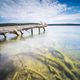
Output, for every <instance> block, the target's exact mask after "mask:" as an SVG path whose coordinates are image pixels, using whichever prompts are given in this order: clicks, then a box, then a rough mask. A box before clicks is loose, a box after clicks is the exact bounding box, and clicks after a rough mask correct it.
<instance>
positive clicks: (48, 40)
mask: <svg viewBox="0 0 80 80" xmlns="http://www.w3.org/2000/svg"><path fill="white" fill-rule="evenodd" d="M42 31H43V30H41V34H40V35H38V30H37V29H34V36H33V37H31V36H30V32H29V31H28V32H25V31H23V32H24V33H25V34H24V35H23V38H19V37H18V38H17V39H13V40H10V39H9V38H10V37H13V36H15V35H13V34H6V35H7V40H6V41H4V42H0V59H1V60H2V61H5V60H6V59H7V57H10V56H13V55H15V54H19V53H26V52H28V51H30V48H41V47H49V46H52V47H53V48H54V49H56V50H59V51H60V52H62V53H64V54H66V55H68V56H70V57H72V58H74V59H78V60H79V59H80V26H48V27H47V28H46V32H45V33H43V32H42ZM0 38H3V36H0Z"/></svg>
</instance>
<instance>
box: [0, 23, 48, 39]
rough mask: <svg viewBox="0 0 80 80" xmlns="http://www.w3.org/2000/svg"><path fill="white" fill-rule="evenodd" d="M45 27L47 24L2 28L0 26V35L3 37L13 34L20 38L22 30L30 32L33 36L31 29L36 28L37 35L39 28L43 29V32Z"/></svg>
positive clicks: (6, 26) (5, 26)
mask: <svg viewBox="0 0 80 80" xmlns="http://www.w3.org/2000/svg"><path fill="white" fill-rule="evenodd" d="M45 27H47V24H29V25H26V24H18V25H17V24H15V25H4V26H0V35H4V37H6V36H5V34H6V33H14V34H16V35H17V36H20V33H21V35H22V30H29V29H30V30H31V34H32V35H33V29H34V28H38V29H39V33H40V28H43V30H44V31H45Z"/></svg>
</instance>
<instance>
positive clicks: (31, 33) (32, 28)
mask: <svg viewBox="0 0 80 80" xmlns="http://www.w3.org/2000/svg"><path fill="white" fill-rule="evenodd" d="M31 35H32V36H33V28H31Z"/></svg>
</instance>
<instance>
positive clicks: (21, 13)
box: [0, 0, 80, 23]
mask: <svg viewBox="0 0 80 80" xmlns="http://www.w3.org/2000/svg"><path fill="white" fill-rule="evenodd" d="M68 9H70V8H68V7H67V5H66V4H61V3H60V2H59V1H57V0H0V16H1V17H2V18H4V19H8V22H39V21H43V22H48V23H52V22H55V21H59V20H63V19H65V20H67V19H68V18H69V19H70V18H71V17H73V16H75V18H78V17H77V16H80V15H79V14H78V15H77V14H76V15H72V16H70V15H69V16H70V17H68V15H67V14H63V13H64V12H65V11H66V10H68ZM75 18H73V19H75ZM70 20H71V19H70Z"/></svg>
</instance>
